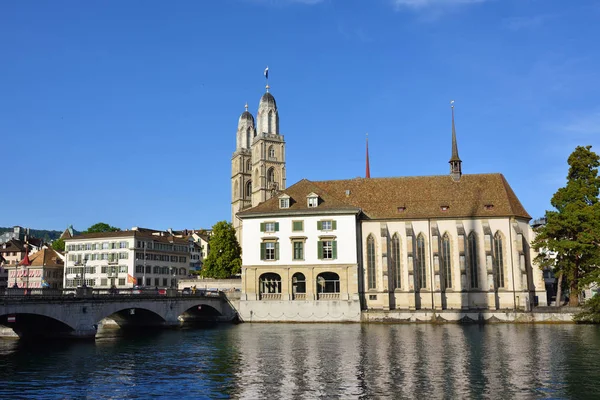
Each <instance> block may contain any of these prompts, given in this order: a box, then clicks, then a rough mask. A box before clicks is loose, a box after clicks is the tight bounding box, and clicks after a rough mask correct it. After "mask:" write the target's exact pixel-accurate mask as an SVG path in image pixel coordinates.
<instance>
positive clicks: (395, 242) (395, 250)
mask: <svg viewBox="0 0 600 400" xmlns="http://www.w3.org/2000/svg"><path fill="white" fill-rule="evenodd" d="M392 265H393V267H394V287H395V288H397V289H399V288H400V283H401V276H402V271H401V270H400V239H399V238H398V234H397V233H395V234H394V236H393V237H392Z"/></svg>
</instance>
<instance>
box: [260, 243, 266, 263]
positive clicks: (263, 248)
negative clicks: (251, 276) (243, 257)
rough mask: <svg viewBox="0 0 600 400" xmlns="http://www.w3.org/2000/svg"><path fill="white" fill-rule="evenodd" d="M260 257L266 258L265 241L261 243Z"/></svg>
mask: <svg viewBox="0 0 600 400" xmlns="http://www.w3.org/2000/svg"><path fill="white" fill-rule="evenodd" d="M260 259H261V260H264V259H265V244H264V243H261V244H260Z"/></svg>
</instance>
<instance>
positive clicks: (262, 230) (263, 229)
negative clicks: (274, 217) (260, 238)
mask: <svg viewBox="0 0 600 400" xmlns="http://www.w3.org/2000/svg"><path fill="white" fill-rule="evenodd" d="M260 231H261V232H264V231H265V223H264V222H261V223H260Z"/></svg>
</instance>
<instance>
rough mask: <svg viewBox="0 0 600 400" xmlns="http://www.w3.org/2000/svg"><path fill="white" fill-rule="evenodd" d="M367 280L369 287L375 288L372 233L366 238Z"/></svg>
mask: <svg viewBox="0 0 600 400" xmlns="http://www.w3.org/2000/svg"><path fill="white" fill-rule="evenodd" d="M367 281H368V284H369V289H376V288H377V279H376V277H375V239H374V238H373V235H369V237H368V238H367Z"/></svg>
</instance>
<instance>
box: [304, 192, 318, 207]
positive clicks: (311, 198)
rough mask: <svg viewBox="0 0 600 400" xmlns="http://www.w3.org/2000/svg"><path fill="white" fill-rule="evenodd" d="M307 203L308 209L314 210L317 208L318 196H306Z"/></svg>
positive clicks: (313, 194)
mask: <svg viewBox="0 0 600 400" xmlns="http://www.w3.org/2000/svg"><path fill="white" fill-rule="evenodd" d="M306 198H307V201H308V208H316V207H318V206H319V196H318V195H317V194H315V193H311V194H309V195H308V196H306Z"/></svg>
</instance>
